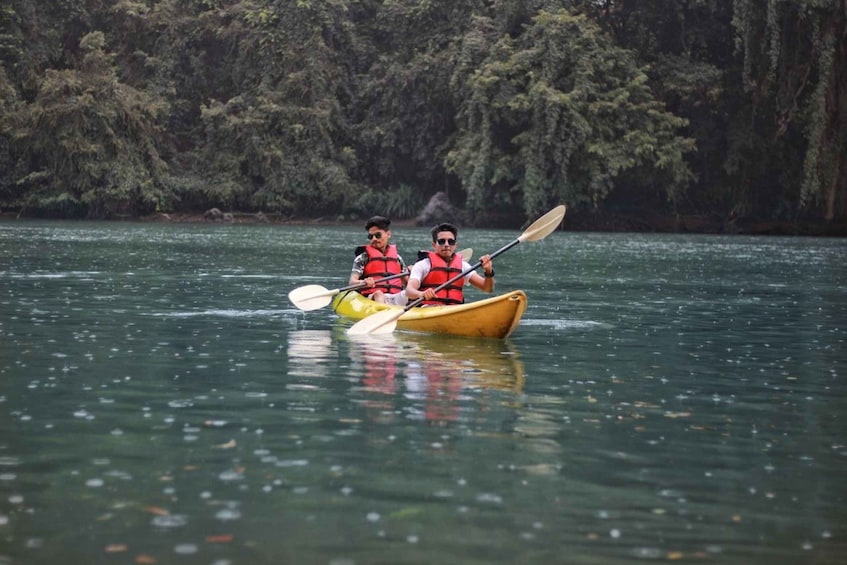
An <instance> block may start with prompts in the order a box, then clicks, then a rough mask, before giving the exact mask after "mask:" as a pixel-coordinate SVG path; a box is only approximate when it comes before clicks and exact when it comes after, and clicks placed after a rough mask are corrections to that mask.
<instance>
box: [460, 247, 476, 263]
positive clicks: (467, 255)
mask: <svg viewBox="0 0 847 565" xmlns="http://www.w3.org/2000/svg"><path fill="white" fill-rule="evenodd" d="M459 255H461V256H462V260H464V261H467V262H468V263H470V262H471V258H473V248H472V247H468V248H467V249H462V250H461V251H459Z"/></svg>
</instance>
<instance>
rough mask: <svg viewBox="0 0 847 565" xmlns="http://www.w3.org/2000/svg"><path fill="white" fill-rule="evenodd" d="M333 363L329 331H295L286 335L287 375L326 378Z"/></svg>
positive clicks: (333, 355)
mask: <svg viewBox="0 0 847 565" xmlns="http://www.w3.org/2000/svg"><path fill="white" fill-rule="evenodd" d="M334 361H335V354H334V352H333V340H332V333H331V332H330V331H329V330H297V331H291V332H289V333H288V374H289V375H294V376H301V377H326V376H327V372H328V370H329V366H330V364H331V363H333V362H334Z"/></svg>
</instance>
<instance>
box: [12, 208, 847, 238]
mask: <svg viewBox="0 0 847 565" xmlns="http://www.w3.org/2000/svg"><path fill="white" fill-rule="evenodd" d="M0 218H2V219H3V220H4V221H8V220H17V219H34V218H26V217H21V216H19V215H17V214H14V213H9V212H4V213H2V214H0ZM115 219H116V220H119V221H134V222H161V223H207V224H221V225H229V224H247V225H250V224H256V225H261V224H277V225H359V224H361V223H362V221H363V220H362V219H349V220H348V219H340V218H338V216H320V217H312V218H292V217H289V216H283V215H281V214H265V213H262V212H258V213H250V212H220V211H218V212H211V211H207V212H205V213H202V214H201V213H167V214H165V213H159V214H152V215H150V216H143V217H129V216H127V217H120V218H115ZM392 222H393V224H394V225H396V226H416V225H421V224H420V223H419V222H417V221H416V220H415V219H414V218H410V219H392ZM425 225H429V224H425ZM459 225H460V226H461V225H462V224H461V222H459ZM562 225H563V228H562V229H563V230H565V231H575V232H632V233H692V234H694V233H699V234H732V235H785V236H817V237H847V222H777V221H764V220H736V221H730V222H727V221H723V220H721V219H720V218H717V217H714V216H708V215H680V216H663V215H659V214H615V213H608V212H606V213H573V212H570V211H569V213H568V215H567V216H565V220H564V222H563V224H562ZM487 227H495V228H503V229H522V228H523V227H526V226H517V225H510V222H503V225H492V226H487Z"/></svg>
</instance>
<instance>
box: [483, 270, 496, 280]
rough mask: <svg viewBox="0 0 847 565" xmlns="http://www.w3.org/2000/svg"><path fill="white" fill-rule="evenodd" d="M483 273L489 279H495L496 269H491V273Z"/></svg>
mask: <svg viewBox="0 0 847 565" xmlns="http://www.w3.org/2000/svg"><path fill="white" fill-rule="evenodd" d="M482 274H483V276H484V277H485V278H487V279H493V278H494V269H491V272H490V273H486V272H485V271H483V273H482Z"/></svg>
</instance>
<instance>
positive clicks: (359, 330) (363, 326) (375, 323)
mask: <svg viewBox="0 0 847 565" xmlns="http://www.w3.org/2000/svg"><path fill="white" fill-rule="evenodd" d="M404 313H405V310H400V309H396V310H395V309H393V308H392V309H391V310H383V311H382V312H377V313H376V314H371V315H370V316H368V317H367V318H363V319H361V320H359V321H358V322H356V323H355V324H353V325H352V326H350V327H349V328H348V329H347V335H380V334H390V333H391V332H393V331H394V328H396V327H397V319H398V318H399V317H400V316H402V315H403V314H404Z"/></svg>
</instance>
